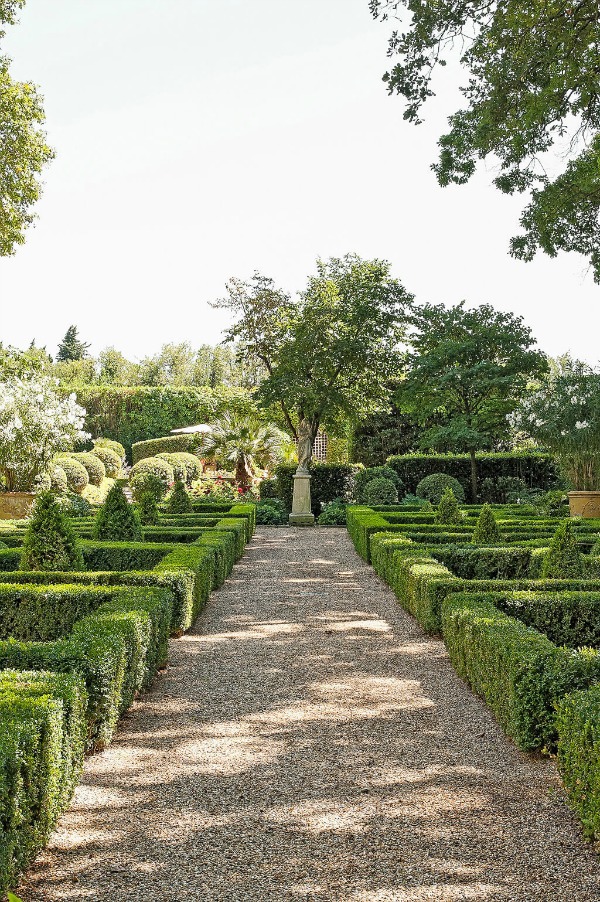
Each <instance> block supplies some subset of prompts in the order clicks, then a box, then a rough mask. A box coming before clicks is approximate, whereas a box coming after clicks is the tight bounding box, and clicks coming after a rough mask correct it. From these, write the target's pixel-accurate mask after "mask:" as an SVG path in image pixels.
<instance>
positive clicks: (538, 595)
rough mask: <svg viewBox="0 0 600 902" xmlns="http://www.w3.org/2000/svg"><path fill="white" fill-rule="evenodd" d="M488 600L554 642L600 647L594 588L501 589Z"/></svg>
mask: <svg viewBox="0 0 600 902" xmlns="http://www.w3.org/2000/svg"><path fill="white" fill-rule="evenodd" d="M478 597H479V598H481V597H482V596H481V595H479V596H478ZM488 600H489V601H491V602H492V603H493V604H495V605H496V607H497V608H499V609H500V610H501V611H504V613H505V614H509V615H510V616H511V617H515V618H516V619H517V620H520V621H521V622H522V623H524V624H526V626H531V627H533V628H534V629H536V630H538V631H539V632H540V633H544V635H545V636H547V637H548V639H550V641H551V642H554V644H555V645H566V646H568V647H569V648H575V649H577V648H583V647H589V648H600V594H599V593H598V592H597V591H596V592H590V591H578V592H573V591H568V590H565V591H561V592H556V591H554V592H552V591H537V592H536V591H529V592H503V593H502V594H500V593H498V594H494V595H490V596H489V598H488Z"/></svg>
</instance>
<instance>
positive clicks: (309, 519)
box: [289, 473, 315, 526]
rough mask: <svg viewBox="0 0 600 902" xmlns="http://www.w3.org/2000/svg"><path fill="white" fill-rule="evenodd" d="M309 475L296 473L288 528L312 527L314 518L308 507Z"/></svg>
mask: <svg viewBox="0 0 600 902" xmlns="http://www.w3.org/2000/svg"><path fill="white" fill-rule="evenodd" d="M310 479H311V477H310V474H309V473H296V474H295V476H294V497H293V500H292V513H291V514H290V521H289V522H290V526H314V525H315V517H314V514H313V513H312V511H311V506H310Z"/></svg>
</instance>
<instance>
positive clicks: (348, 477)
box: [275, 464, 358, 517]
mask: <svg viewBox="0 0 600 902" xmlns="http://www.w3.org/2000/svg"><path fill="white" fill-rule="evenodd" d="M357 469H358V468H357V467H353V466H352V465H351V464H313V466H312V467H311V470H310V475H311V476H312V479H311V483H310V495H311V504H312V511H313V514H314V515H315V516H316V517H318V515H319V514H320V513H321V509H322V505H323V504H326V503H327V502H329V501H335V499H336V498H344V499H348V500H349V499H350V498H351V496H352V491H353V485H354V475H355V473H356V472H357ZM295 472H296V467H295V466H291V465H289V464H285V465H281V466H279V467H277V468H276V470H275V475H276V479H277V497H278V498H281V500H282V501H283V503H284V504H285V506H286V508H287V510H291V509H292V496H293V493H294V473H295Z"/></svg>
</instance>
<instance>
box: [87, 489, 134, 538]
mask: <svg viewBox="0 0 600 902" xmlns="http://www.w3.org/2000/svg"><path fill="white" fill-rule="evenodd" d="M94 538H95V539H98V540H99V541H102V542H141V540H142V530H141V528H140V521H139V519H138V516H137V512H136V511H135V509H134V508H133V506H132V505H131V504H129V502H128V501H127V498H126V497H125V493H124V492H123V489H122V488H121V486H119V485H113V487H112V489H111V490H110V491H109V493H108V495H107V496H106V501H105V502H104V504H103V505H102V507H101V508H100V510H99V511H98V513H97V514H96V519H95V520H94Z"/></svg>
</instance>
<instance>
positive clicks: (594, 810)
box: [556, 686, 600, 840]
mask: <svg viewBox="0 0 600 902" xmlns="http://www.w3.org/2000/svg"><path fill="white" fill-rule="evenodd" d="M556 723H557V729H558V769H559V771H560V774H561V777H562V779H563V783H564V785H565V789H566V790H567V795H568V797H569V802H570V804H571V807H572V808H573V809H574V811H576V812H577V814H578V815H579V817H580V819H581V822H582V824H583V829H584V833H585V835H586V836H587V837H588V838H589V839H596V840H598V839H600V686H594V687H592V688H591V689H589V690H587V691H580V692H574V693H572V694H570V695H567V696H566V697H565V698H564V699H562V700H561V701H560V703H559V705H558V713H557V718H556Z"/></svg>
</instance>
